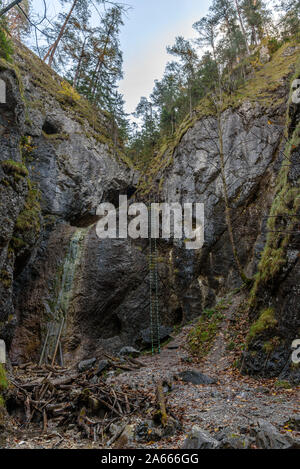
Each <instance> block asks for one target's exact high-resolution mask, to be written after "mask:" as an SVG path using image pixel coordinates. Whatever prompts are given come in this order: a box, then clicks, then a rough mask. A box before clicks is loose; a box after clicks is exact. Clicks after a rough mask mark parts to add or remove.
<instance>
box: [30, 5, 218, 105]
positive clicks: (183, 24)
mask: <svg viewBox="0 0 300 469" xmlns="http://www.w3.org/2000/svg"><path fill="white" fill-rule="evenodd" d="M119 1H120V2H121V1H122V0H119ZM46 3H47V6H48V14H49V16H50V17H53V16H55V14H57V13H58V12H59V9H60V7H59V5H60V3H59V1H58V0H46ZM124 3H126V4H128V5H130V6H131V7H132V8H131V9H130V10H129V11H128V13H127V16H126V17H125V18H124V23H125V24H124V26H123V28H122V33H121V36H120V41H121V49H122V51H123V58H124V64H123V69H124V80H122V81H121V82H120V92H121V93H122V94H123V95H124V99H125V101H126V106H125V111H126V112H127V113H132V112H134V110H135V108H136V106H137V104H138V102H139V100H140V98H141V96H149V94H150V93H151V91H152V88H153V86H154V80H155V79H161V78H162V75H163V72H164V68H165V66H166V64H167V62H168V61H170V60H172V57H171V56H169V55H168V54H167V53H166V46H167V45H172V44H173V43H174V41H175V37H176V36H184V37H185V38H187V39H188V38H191V37H194V36H195V34H194V31H193V29H192V25H193V23H194V22H196V21H197V20H199V19H200V18H201V17H202V16H204V15H205V14H206V13H207V11H208V7H209V6H210V4H211V0H124ZM32 10H33V11H39V12H42V11H43V1H42V0H32Z"/></svg>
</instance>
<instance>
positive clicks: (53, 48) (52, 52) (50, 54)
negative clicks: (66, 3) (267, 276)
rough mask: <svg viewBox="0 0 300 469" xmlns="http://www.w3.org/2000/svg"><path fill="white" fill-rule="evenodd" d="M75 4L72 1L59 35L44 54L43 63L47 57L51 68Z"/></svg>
mask: <svg viewBox="0 0 300 469" xmlns="http://www.w3.org/2000/svg"><path fill="white" fill-rule="evenodd" d="M77 2H78V0H74V1H73V4H72V6H71V9H70V11H69V13H68V15H67V17H66V19H65V22H64V24H63V25H62V27H61V30H60V32H59V34H58V36H57V39H56V41H55V42H54V44H52V46H51V47H50V48H49V50H48V52H47V54H46V55H45V57H44V62H45V61H46V60H47V59H48V57H49V61H48V64H49V65H50V67H51V65H52V62H53V59H54V55H55V52H56V50H57V47H58V45H59V43H60V41H61V38H62V37H63V35H64V32H65V30H66V27H67V26H68V23H69V21H70V18H71V16H72V13H73V11H74V8H75V7H76V4H77Z"/></svg>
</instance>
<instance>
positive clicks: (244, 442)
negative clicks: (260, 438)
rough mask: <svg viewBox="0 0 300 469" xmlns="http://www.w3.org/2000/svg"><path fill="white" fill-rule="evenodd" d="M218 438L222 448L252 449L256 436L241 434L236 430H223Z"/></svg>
mask: <svg viewBox="0 0 300 469" xmlns="http://www.w3.org/2000/svg"><path fill="white" fill-rule="evenodd" d="M217 439H218V441H220V443H221V446H220V449H251V445H252V444H253V443H255V438H251V437H250V436H248V435H241V434H240V433H239V432H237V431H235V430H227V431H224V432H221V433H220V434H219V435H218V436H217Z"/></svg>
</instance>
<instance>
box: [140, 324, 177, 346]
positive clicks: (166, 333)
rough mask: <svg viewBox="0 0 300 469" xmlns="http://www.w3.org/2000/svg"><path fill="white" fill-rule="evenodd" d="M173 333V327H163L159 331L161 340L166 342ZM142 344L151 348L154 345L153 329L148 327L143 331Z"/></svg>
mask: <svg viewBox="0 0 300 469" xmlns="http://www.w3.org/2000/svg"><path fill="white" fill-rule="evenodd" d="M172 332H173V328H172V327H166V326H161V327H160V329H159V336H160V340H166V339H168V338H169V337H170V335H171V334H172ZM141 338H142V344H143V345H145V346H149V345H151V344H152V337H151V329H150V327H148V328H147V329H144V330H143V331H141Z"/></svg>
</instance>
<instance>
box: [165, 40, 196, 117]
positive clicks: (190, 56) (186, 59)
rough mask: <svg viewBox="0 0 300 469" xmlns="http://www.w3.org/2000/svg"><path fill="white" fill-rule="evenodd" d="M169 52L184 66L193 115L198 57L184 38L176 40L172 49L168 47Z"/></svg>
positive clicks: (190, 108) (190, 109)
mask: <svg viewBox="0 0 300 469" xmlns="http://www.w3.org/2000/svg"><path fill="white" fill-rule="evenodd" d="M167 52H168V53H169V54H171V55H174V56H176V57H177V58H178V59H179V60H180V63H181V65H182V70H183V72H184V75H185V77H186V85H187V90H188V99H189V111H190V115H192V111H193V92H192V88H193V80H194V78H195V73H196V67H197V64H198V55H197V53H196V51H195V49H194V48H193V46H192V44H191V43H190V41H188V40H186V39H184V38H183V37H182V36H178V37H177V38H176V41H175V44H174V45H173V46H172V47H169V46H168V47H167Z"/></svg>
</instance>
